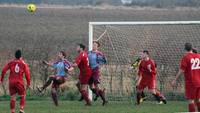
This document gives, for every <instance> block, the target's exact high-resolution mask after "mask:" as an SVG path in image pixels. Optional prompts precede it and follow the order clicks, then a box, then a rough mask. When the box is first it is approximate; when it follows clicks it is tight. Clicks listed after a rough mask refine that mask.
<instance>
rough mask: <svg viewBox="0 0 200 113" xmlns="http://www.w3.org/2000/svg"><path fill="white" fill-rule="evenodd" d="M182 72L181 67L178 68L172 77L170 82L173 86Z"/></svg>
mask: <svg viewBox="0 0 200 113" xmlns="http://www.w3.org/2000/svg"><path fill="white" fill-rule="evenodd" d="M182 73H183V70H182V69H179V71H178V73H177V74H176V77H175V78H174V80H173V81H172V82H171V84H172V86H174V85H175V84H176V81H177V79H178V78H179V77H180V75H181V74H182Z"/></svg>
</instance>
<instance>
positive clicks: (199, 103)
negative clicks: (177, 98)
mask: <svg viewBox="0 0 200 113" xmlns="http://www.w3.org/2000/svg"><path fill="white" fill-rule="evenodd" d="M196 104H197V109H198V112H200V102H197V103H196Z"/></svg>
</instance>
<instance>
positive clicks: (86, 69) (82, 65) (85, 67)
mask: <svg viewBox="0 0 200 113" xmlns="http://www.w3.org/2000/svg"><path fill="white" fill-rule="evenodd" d="M76 64H77V65H78V67H79V69H80V73H81V74H83V75H89V73H91V69H90V66H89V60H88V55H87V53H86V52H85V51H84V52H81V53H80V54H79V55H78V56H77V57H76Z"/></svg>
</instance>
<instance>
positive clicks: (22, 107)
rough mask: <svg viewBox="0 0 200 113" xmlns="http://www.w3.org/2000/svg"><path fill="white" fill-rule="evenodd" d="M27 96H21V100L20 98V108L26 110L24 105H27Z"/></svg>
mask: <svg viewBox="0 0 200 113" xmlns="http://www.w3.org/2000/svg"><path fill="white" fill-rule="evenodd" d="M25 98H26V96H24V95H23V96H21V100H20V110H22V111H23V110H24V107H25Z"/></svg>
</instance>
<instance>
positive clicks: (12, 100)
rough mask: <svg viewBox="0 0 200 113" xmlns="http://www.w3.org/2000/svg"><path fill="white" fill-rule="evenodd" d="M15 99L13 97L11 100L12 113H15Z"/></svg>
mask: <svg viewBox="0 0 200 113" xmlns="http://www.w3.org/2000/svg"><path fill="white" fill-rule="evenodd" d="M15 101H16V100H15V97H11V99H10V111H11V113H15Z"/></svg>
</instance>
